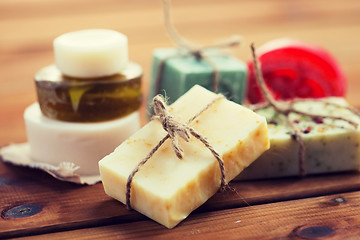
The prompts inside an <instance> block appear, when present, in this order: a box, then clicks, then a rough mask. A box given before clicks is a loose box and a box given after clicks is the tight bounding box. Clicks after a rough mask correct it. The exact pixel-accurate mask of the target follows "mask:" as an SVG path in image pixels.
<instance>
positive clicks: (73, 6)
mask: <svg viewBox="0 0 360 240" xmlns="http://www.w3.org/2000/svg"><path fill="white" fill-rule="evenodd" d="M172 5H173V19H174V22H175V25H176V27H177V28H178V30H179V32H180V33H181V34H183V35H184V36H185V37H187V38H189V39H191V40H193V41H195V42H200V43H204V44H207V43H211V42H212V41H215V40H218V39H223V38H226V37H228V36H230V35H233V34H241V35H242V36H243V37H244V44H243V45H242V47H240V48H238V49H233V51H234V54H235V55H236V56H238V57H239V58H241V59H243V60H244V61H247V60H249V59H250V52H249V48H248V45H249V43H250V42H255V43H256V44H257V45H261V44H262V43H265V42H266V41H269V40H272V39H275V38H279V37H284V36H289V37H293V38H298V39H302V40H305V41H308V42H312V43H315V44H318V45H321V46H323V47H324V48H326V49H328V50H329V51H330V52H331V53H332V54H333V55H334V56H335V57H336V58H337V60H338V62H339V63H340V65H341V66H342V68H343V69H344V71H345V73H346V75H347V77H348V93H347V99H348V100H349V102H350V103H351V104H353V105H357V106H359V104H360V95H359V94H358V91H359V90H360V81H359V79H360V67H359V59H360V44H359V42H360V1H358V0H345V1H332V0H330V1H329V0H304V1H294V0H293V1H290V0H274V1H267V0H253V1H245V0H244V1H238V0H226V1H217V0H195V1H191V0H185V1H184V0H183V1H180V0H173V4H172ZM0 19H1V21H0V30H1V31H0V43H1V44H0V74H1V75H0V76H1V77H0V97H1V101H0V146H5V145H7V144H9V143H21V142H24V141H26V133H25V125H24V122H23V118H22V114H23V111H24V109H25V108H26V107H27V106H28V105H30V104H31V103H32V102H34V101H36V94H35V88H34V82H33V80H32V79H33V75H34V73H35V72H36V71H38V70H39V69H40V68H41V67H43V66H46V65H48V64H51V63H52V62H53V53H52V40H53V39H54V38H55V37H56V36H58V35H60V34H62V33H65V32H69V31H73V30H79V29H84V28H112V29H115V30H119V31H121V32H123V33H125V34H126V35H128V37H129V52H130V58H131V60H132V61H134V62H138V63H139V64H141V65H142V66H143V68H144V71H145V74H144V82H143V89H144V93H145V97H146V93H147V89H148V85H149V84H148V81H149V75H150V67H151V52H152V50H153V49H154V48H156V47H168V46H173V43H172V42H171V40H170V39H169V38H168V37H167V36H166V34H165V31H164V28H163V18H162V9H161V3H160V1H156V0H136V1H135V0H134V1H125V0H116V1H115V0H104V1H100V0H99V1H95V0H93V1H88V0H78V1H69V0H68V1H64V0H53V1H45V0H34V1H25V0H2V1H1V2H0ZM144 108H145V103H144V104H143V107H142V113H143V115H144ZM143 119H145V118H144V117H143ZM143 122H145V120H144V121H143ZM230 186H231V189H229V190H227V191H226V192H223V193H217V194H216V195H215V196H214V197H212V198H211V199H210V200H209V201H208V202H207V203H205V204H204V205H203V206H202V207H200V208H199V209H198V210H196V211H195V212H193V213H192V214H191V215H190V216H189V217H188V218H187V219H186V220H184V221H183V222H182V223H180V224H179V225H178V226H177V227H176V228H174V229H172V230H168V229H166V228H164V227H163V226H161V225H159V224H157V223H155V222H153V221H152V220H149V219H147V218H146V217H144V216H142V215H141V214H139V213H137V212H135V211H128V210H126V208H125V207H124V206H123V205H122V204H121V203H119V202H117V201H115V200H113V199H111V198H110V197H108V196H106V195H105V193H104V191H103V187H102V185H101V183H98V184H96V185H93V186H79V185H76V184H72V183H66V182H61V181H58V180H55V179H53V178H52V177H50V176H49V175H47V174H46V173H43V172H41V171H39V170H32V169H28V168H23V167H17V166H13V165H10V164H4V163H3V162H2V161H0V211H1V218H0V238H10V237H19V238H25V239H49V238H54V239H100V238H102V239H112V238H114V239H116V238H119V239H128V238H151V239H175V238H176V239H179V238H184V239H191V238H193V239H219V238H223V239H360V216H359V214H360V174H359V173H358V172H350V173H338V174H330V175H321V176H311V177H306V178H303V179H300V178H286V179H275V180H263V181H248V182H232V183H231V184H230Z"/></svg>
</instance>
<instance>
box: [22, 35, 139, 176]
mask: <svg viewBox="0 0 360 240" xmlns="http://www.w3.org/2000/svg"><path fill="white" fill-rule="evenodd" d="M54 53H55V65H50V66H48V67H45V68H43V69H41V70H40V71H39V72H38V73H37V74H36V75H35V83H36V89H37V95H38V101H39V103H35V104H33V105H31V106H29V107H28V108H27V109H26V110H25V113H24V119H25V124H26V130H27V136H28V141H29V145H30V155H31V158H32V159H33V160H34V161H36V162H40V163H46V164H52V165H53V166H58V165H59V164H61V163H62V162H71V163H74V164H75V165H76V166H78V167H80V168H79V169H78V170H76V172H75V173H76V174H80V175H82V176H85V175H97V176H98V175H99V168H98V161H99V160H100V159H101V158H103V157H104V156H105V155H107V154H108V153H110V152H111V151H112V150H113V149H114V148H115V147H116V146H118V145H119V144H120V143H121V142H122V141H124V140H125V139H126V138H127V137H129V136H130V135H132V134H133V133H134V132H135V131H137V130H138V129H139V128H140V118H139V111H138V110H139V107H140V104H141V77H142V69H141V67H140V66H139V65H138V64H135V63H131V62H129V60H128V48H127V37H126V36H125V35H123V34H121V33H119V32H116V31H113V30H107V29H89V30H82V31H77V32H70V33H66V34H63V35H61V36H59V37H58V38H56V39H55V40H54Z"/></svg>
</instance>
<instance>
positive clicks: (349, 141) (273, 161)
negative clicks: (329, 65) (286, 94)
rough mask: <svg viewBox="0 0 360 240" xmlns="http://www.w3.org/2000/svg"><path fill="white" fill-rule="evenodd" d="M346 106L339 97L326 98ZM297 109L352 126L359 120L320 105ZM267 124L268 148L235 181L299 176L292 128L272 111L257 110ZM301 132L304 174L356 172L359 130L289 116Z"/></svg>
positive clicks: (303, 105)
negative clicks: (332, 117) (349, 121)
mask: <svg viewBox="0 0 360 240" xmlns="http://www.w3.org/2000/svg"><path fill="white" fill-rule="evenodd" d="M324 100H325V101H330V102H333V103H336V104H340V105H343V106H346V105H347V103H346V102H345V100H344V99H343V98H327V99H324ZM296 106H297V107H296V108H297V109H299V110H303V111H306V112H309V113H313V114H318V115H331V116H339V117H343V118H346V119H349V120H352V121H354V122H356V123H358V124H359V123H360V120H359V117H357V116H356V115H355V114H354V113H352V112H350V111H349V110H347V109H344V108H339V107H334V106H332V105H329V104H326V103H323V102H320V101H311V102H302V103H300V104H297V105H296ZM257 113H259V114H260V115H263V116H265V117H266V119H267V121H268V123H269V138H270V146H271V147H270V149H269V150H268V151H266V152H265V153H264V154H263V155H262V156H261V157H260V158H259V159H257V160H256V161H255V162H254V163H253V164H251V165H250V166H249V167H248V168H247V169H245V171H243V172H242V173H241V174H240V175H239V176H238V178H237V179H258V178H275V177H286V176H297V175H299V155H298V149H299V143H298V142H297V141H295V140H294V139H292V137H291V134H290V133H291V132H292V129H290V128H289V127H287V125H286V124H285V119H284V117H283V116H280V115H278V114H277V113H275V111H274V110H273V109H272V108H267V109H263V110H259V111H257ZM292 117H293V121H295V123H296V124H297V125H298V126H299V127H300V129H301V130H302V137H303V139H304V143H305V154H306V155H305V164H304V167H305V173H306V174H319V173H328V172H340V171H349V170H357V169H359V168H360V148H359V144H360V130H359V128H357V129H356V128H354V126H352V125H350V124H349V123H347V122H344V121H341V120H330V119H323V120H321V119H316V118H315V119H312V118H309V117H304V116H299V115H295V114H294V115H292Z"/></svg>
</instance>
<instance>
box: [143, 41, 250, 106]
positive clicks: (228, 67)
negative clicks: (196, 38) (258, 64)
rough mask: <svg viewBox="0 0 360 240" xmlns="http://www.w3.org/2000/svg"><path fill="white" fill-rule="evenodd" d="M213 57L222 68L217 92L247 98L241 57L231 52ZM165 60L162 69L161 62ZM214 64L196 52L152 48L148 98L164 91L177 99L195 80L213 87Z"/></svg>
mask: <svg viewBox="0 0 360 240" xmlns="http://www.w3.org/2000/svg"><path fill="white" fill-rule="evenodd" d="M208 58H209V59H210V61H212V62H213V64H214V65H215V66H216V71H218V72H219V74H220V76H219V84H218V92H219V93H222V94H224V95H225V96H226V97H227V98H228V99H230V100H232V101H234V102H236V103H241V102H242V100H243V98H244V93H245V87H246V86H245V84H246V77H247V66H246V64H245V63H243V62H242V61H240V60H239V59H237V58H235V57H232V56H228V55H215V54H213V55H210V56H208ZM164 60H165V65H164V69H163V71H162V73H159V72H158V70H159V64H160V63H161V62H162V61H164ZM158 74H161V76H162V77H161V84H160V85H159V89H156V88H157V86H156V79H157V76H158ZM213 74H214V68H213V67H212V66H211V64H209V63H208V62H207V61H206V60H203V59H202V60H198V59H196V58H195V57H194V56H193V55H186V56H182V55H178V49H174V48H160V49H155V50H154V51H153V67H152V75H151V88H150V94H149V97H150V98H149V101H151V100H152V98H153V97H154V96H155V95H156V94H158V93H161V94H164V91H163V90H165V94H166V96H167V97H168V98H169V101H170V102H174V101H175V100H176V99H177V98H179V97H180V96H181V95H183V94H184V93H185V92H186V91H188V90H189V89H190V88H191V87H192V86H194V85H195V84H198V85H201V86H203V87H205V88H207V89H208V90H213V80H214V77H213ZM158 90H159V91H160V92H157V91H158Z"/></svg>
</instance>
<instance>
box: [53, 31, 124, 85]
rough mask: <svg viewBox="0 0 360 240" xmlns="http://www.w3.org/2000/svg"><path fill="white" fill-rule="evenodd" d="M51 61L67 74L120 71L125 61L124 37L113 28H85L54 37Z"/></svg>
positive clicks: (85, 75)
mask: <svg viewBox="0 0 360 240" xmlns="http://www.w3.org/2000/svg"><path fill="white" fill-rule="evenodd" d="M54 54H55V64H56V66H57V67H58V68H59V69H60V71H61V72H62V73H63V74H64V75H67V76H71V77H77V78H97V77H103V76H110V75H114V74H116V73H118V72H120V71H121V70H122V69H124V68H125V67H126V65H127V64H128V61H129V60H128V39H127V37H126V36H125V35H124V34H122V33H120V32H117V31H114V30H108V29H88V30H81V31H76V32H69V33H65V34H63V35H61V36H59V37H57V38H56V39H55V40H54Z"/></svg>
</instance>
